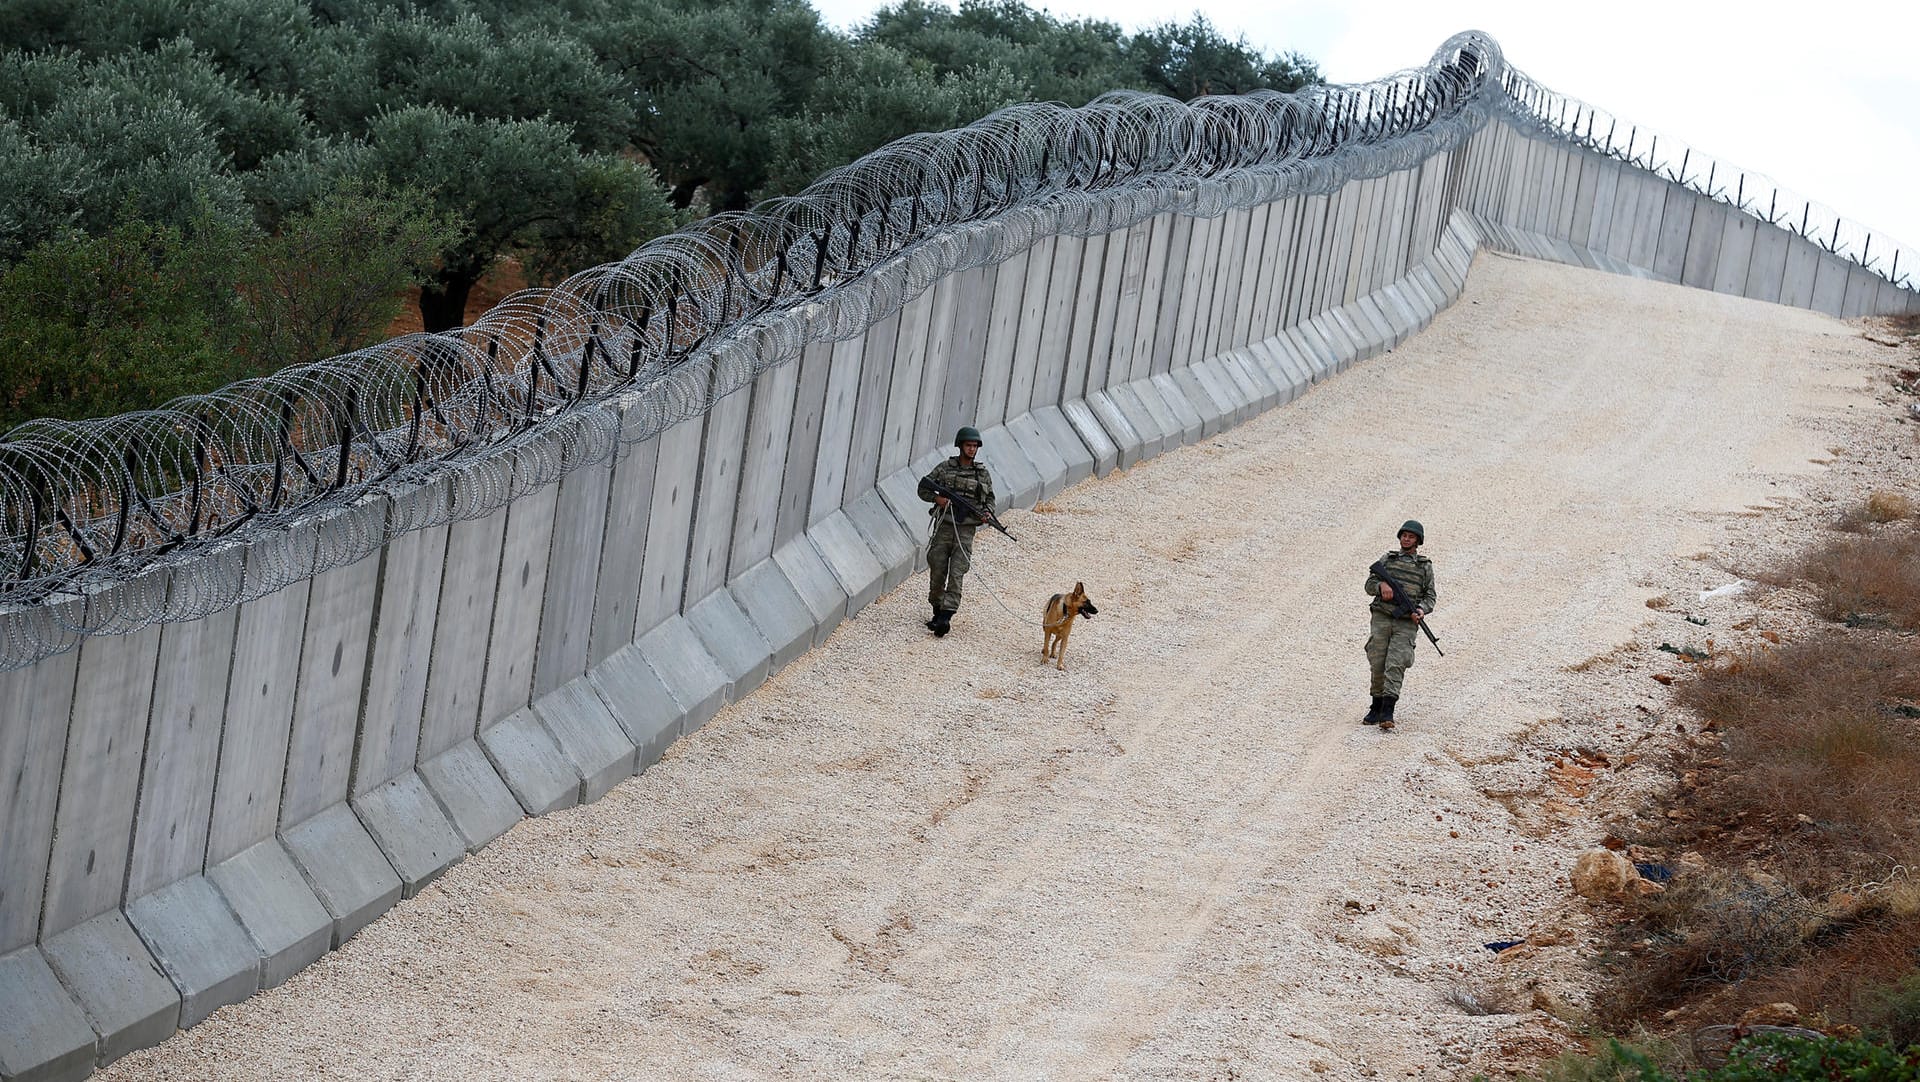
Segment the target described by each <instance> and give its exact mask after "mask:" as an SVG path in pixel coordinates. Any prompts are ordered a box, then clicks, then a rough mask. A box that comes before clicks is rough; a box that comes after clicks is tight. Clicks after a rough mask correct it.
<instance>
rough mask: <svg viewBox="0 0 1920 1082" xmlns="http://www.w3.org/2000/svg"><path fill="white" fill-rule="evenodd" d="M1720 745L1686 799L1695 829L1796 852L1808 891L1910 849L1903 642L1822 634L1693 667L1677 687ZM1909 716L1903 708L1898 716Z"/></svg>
mask: <svg viewBox="0 0 1920 1082" xmlns="http://www.w3.org/2000/svg"><path fill="white" fill-rule="evenodd" d="M1676 692H1677V694H1676V698H1677V699H1678V701H1679V702H1680V703H1682V704H1683V705H1685V706H1688V707H1690V708H1692V709H1693V710H1694V711H1695V712H1697V713H1698V714H1699V715H1700V716H1701V717H1703V718H1705V719H1706V720H1707V723H1708V724H1709V725H1711V726H1715V727H1717V728H1718V729H1719V730H1720V732H1721V734H1722V739H1723V741H1724V755H1723V756H1722V757H1721V758H1722V759H1723V762H1724V766H1723V767H1722V768H1721V769H1718V770H1713V771H1709V772H1708V773H1707V774H1706V775H1704V776H1705V777H1706V778H1707V780H1706V781H1705V782H1703V783H1702V784H1700V785H1699V786H1698V787H1697V788H1695V789H1693V790H1691V791H1690V797H1689V801H1690V803H1691V804H1692V805H1693V809H1692V810H1693V813H1694V815H1695V817H1696V821H1698V822H1702V823H1707V824H1714V825H1717V826H1726V827H1733V828H1735V830H1734V833H1733V835H1732V844H1735V845H1750V846H1754V847H1755V848H1757V849H1758V850H1759V851H1761V852H1763V853H1766V854H1768V855H1774V854H1785V853H1794V854H1798V855H1799V857H1798V860H1797V861H1796V867H1797V868H1798V869H1799V871H1796V872H1794V873H1793V877H1794V878H1795V879H1796V880H1797V881H1800V882H1802V883H1804V884H1807V885H1810V886H1811V885H1813V884H1817V883H1820V882H1823V881H1824V880H1826V879H1827V878H1828V877H1829V876H1846V875H1854V874H1859V873H1862V872H1865V871H1867V870H1869V869H1871V868H1873V867H1876V866H1879V865H1880V864H1882V863H1884V860H1885V856H1886V854H1888V853H1905V852H1920V809H1916V807H1915V806H1914V805H1912V804H1911V802H1910V801H1908V800H1906V799H1904V798H1903V794H1910V793H1912V792H1915V791H1916V789H1917V788H1920V721H1917V720H1916V719H1915V718H1912V717H1908V716H1906V715H1907V714H1908V713H1910V712H1913V711H1912V707H1913V704H1914V703H1915V702H1916V701H1920V650H1916V649H1915V644H1914V643H1913V642H1912V641H1911V640H1909V639H1907V638H1906V637H1904V636H1894V635H1884V634H1879V635H1875V634H1866V633H1858V632H1855V633H1848V632H1845V631H1842V630H1840V629H1830V630H1828V631H1825V632H1824V633H1820V634H1817V635H1815V636H1814V637H1812V638H1809V639H1805V640H1802V641H1799V642H1794V643H1788V644H1786V645H1784V646H1780V647H1775V648H1770V649H1765V650H1759V651H1755V652H1753V653H1750V654H1747V655H1745V656H1741V657H1736V658H1733V659H1731V660H1729V661H1726V662H1723V663H1721V664H1717V665H1709V666H1702V667H1701V668H1700V669H1699V670H1698V671H1697V674H1696V676H1695V677H1694V678H1693V679H1690V680H1687V681H1685V682H1683V683H1681V684H1679V685H1676ZM1903 708H1907V709H1903Z"/></svg>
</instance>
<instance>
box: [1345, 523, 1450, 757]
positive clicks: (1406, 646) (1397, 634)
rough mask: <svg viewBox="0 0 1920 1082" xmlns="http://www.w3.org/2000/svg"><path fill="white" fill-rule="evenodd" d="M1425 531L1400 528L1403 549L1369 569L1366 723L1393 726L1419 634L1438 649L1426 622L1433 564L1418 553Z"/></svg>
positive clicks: (1434, 598)
mask: <svg viewBox="0 0 1920 1082" xmlns="http://www.w3.org/2000/svg"><path fill="white" fill-rule="evenodd" d="M1426 540H1427V531H1426V528H1425V527H1423V526H1421V525H1420V523H1419V522H1418V521H1416V520H1414V519H1408V520H1407V521H1406V522H1405V523H1403V524H1402V525H1401V527H1400V548H1399V549H1398V550H1396V551H1394V552H1389V553H1387V554H1386V555H1385V556H1382V557H1380V559H1378V560H1375V561H1374V563H1373V566H1372V567H1370V568H1368V569H1367V572H1368V573H1367V596H1369V597H1371V598H1373V601H1372V602H1371V603H1370V604H1368V605H1367V610H1368V612H1369V613H1370V615H1369V616H1368V619H1367V623H1368V631H1369V634H1368V635H1367V664H1368V665H1369V666H1370V667H1371V668H1372V671H1373V708H1372V709H1371V710H1368V711H1367V716H1366V718H1365V719H1364V721H1363V723H1364V724H1367V725H1378V726H1380V728H1382V729H1391V728H1393V708H1394V704H1396V703H1398V702H1399V701H1400V682H1401V678H1402V677H1403V676H1404V675H1405V674H1406V671H1407V670H1408V669H1410V668H1412V667H1413V649H1414V646H1415V645H1416V644H1417V643H1418V642H1419V641H1420V634H1419V633H1420V632H1421V631H1425V632H1426V633H1427V638H1429V639H1432V640H1433V648H1434V649H1435V650H1439V649H1440V640H1439V639H1437V638H1434V634H1433V629H1432V628H1429V627H1427V626H1426V624H1425V620H1426V616H1427V613H1430V612H1432V611H1433V608H1434V605H1435V604H1437V603H1438V598H1437V596H1436V595H1435V593H1434V585H1433V561H1431V560H1429V559H1427V558H1426V557H1425V556H1422V555H1420V552H1419V549H1420V546H1421V545H1422V544H1424V543H1425V542H1426Z"/></svg>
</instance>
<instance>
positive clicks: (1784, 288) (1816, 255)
mask: <svg viewBox="0 0 1920 1082" xmlns="http://www.w3.org/2000/svg"><path fill="white" fill-rule="evenodd" d="M1819 272H1820V249H1818V248H1816V247H1814V246H1813V244H1812V243H1811V242H1809V241H1807V240H1806V239H1805V238H1802V237H1789V238H1787V258H1786V261H1785V266H1784V267H1783V268H1782V270H1781V274H1780V303H1782V304H1791V305H1793V306H1795V307H1796V308H1811V307H1813V286H1814V283H1815V281H1816V280H1817V279H1818V276H1819Z"/></svg>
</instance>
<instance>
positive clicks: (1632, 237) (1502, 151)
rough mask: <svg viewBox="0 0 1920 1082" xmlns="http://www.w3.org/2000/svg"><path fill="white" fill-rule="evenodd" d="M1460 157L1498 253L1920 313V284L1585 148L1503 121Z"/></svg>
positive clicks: (1767, 296) (1746, 293) (1851, 310)
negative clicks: (1893, 277)
mask: <svg viewBox="0 0 1920 1082" xmlns="http://www.w3.org/2000/svg"><path fill="white" fill-rule="evenodd" d="M1463 157H1464V160H1465V162H1466V168H1467V172H1468V175H1469V178H1470V179H1469V181H1468V183H1467V185H1466V196H1465V198H1464V199H1462V200H1461V202H1460V204H1459V206H1460V208H1461V209H1463V210H1465V211H1467V212H1468V213H1470V214H1472V215H1473V216H1474V218H1475V220H1476V222H1477V224H1478V225H1479V226H1480V228H1481V229H1482V230H1483V231H1484V233H1485V234H1486V239H1487V244H1488V246H1490V247H1492V248H1494V249H1496V250H1499V251H1504V252H1509V253H1512V254H1515V255H1525V256H1531V257H1533V258H1536V259H1550V260H1554V261H1556V262H1561V263H1571V264H1575V265H1578V266H1584V267H1592V268H1595V269H1598V270H1605V271H1611V272H1614V273H1617V274H1630V275H1633V276H1635V277H1641V278H1652V279H1656V280H1659V281H1663V282H1673V283H1677V284H1680V285H1688V286H1693V287H1695V288H1698V289H1709V290H1712V291H1714V292H1716V293H1730V294H1733V295H1734V296H1738V297H1750V298H1752V299H1754V300H1762V301H1771V302H1774V303H1777V304H1788V305H1793V306H1795V307H1798V308H1811V309H1813V310H1815V311H1819V312H1825V313H1826V314H1828V315H1830V316H1838V317H1840V318H1843V319H1854V318H1857V317H1860V316H1869V315H1898V314H1902V313H1907V312H1920V291H1916V290H1914V289H1909V288H1904V287H1901V286H1897V285H1895V284H1893V283H1892V282H1890V281H1888V280H1887V279H1885V278H1883V277H1881V276H1880V275H1877V274H1875V273H1873V272H1872V271H1869V270H1867V269H1866V268H1864V267H1861V266H1860V265H1859V264H1857V263H1855V262H1853V261H1852V260H1849V259H1846V258H1843V257H1841V256H1838V255H1835V254H1833V253H1832V252H1829V251H1827V250H1825V249H1823V248H1821V247H1820V245H1818V244H1815V243H1814V242H1812V241H1809V240H1807V239H1806V238H1804V237H1801V236H1799V235H1797V234H1795V233H1793V232H1792V231H1790V230H1787V229H1783V228H1780V227H1779V226H1775V225H1770V224H1768V223H1767V222H1764V221H1762V220H1760V219H1758V218H1755V217H1754V216H1752V215H1751V214H1747V213H1745V212H1743V211H1740V210H1737V209H1735V208H1734V207H1732V206H1730V205H1728V204H1726V203H1723V202H1720V201H1718V200H1714V199H1710V198H1708V197H1706V196H1704V195H1701V194H1699V193H1698V192H1694V191H1690V190H1688V189H1687V188H1684V187H1682V186H1680V185H1677V184H1673V183H1670V182H1669V181H1667V180H1666V179H1665V178H1663V177H1661V176H1659V175H1657V174H1654V173H1651V172H1648V171H1647V170H1645V169H1641V168H1639V167H1638V166H1634V165H1629V164H1627V163H1625V162H1621V161H1619V160H1617V159H1615V158H1610V157H1607V156H1605V155H1602V154H1599V153H1596V152H1594V151H1591V150H1588V149H1586V148H1584V147H1580V146H1576V145H1574V144H1571V143H1567V142H1563V141H1561V140H1558V139H1554V138H1552V137H1550V136H1546V135H1542V134H1539V133H1535V132H1530V131H1526V130H1523V129H1522V128H1520V127H1517V126H1515V125H1513V124H1510V123H1507V122H1504V121H1498V120H1497V121H1495V122H1494V123H1491V124H1488V125H1487V126H1486V127H1485V128H1483V129H1481V130H1480V131H1479V132H1478V133H1476V134H1475V135H1474V136H1473V138H1472V139H1471V140H1470V141H1469V143H1468V145H1467V147H1466V150H1465V154H1464V155H1463Z"/></svg>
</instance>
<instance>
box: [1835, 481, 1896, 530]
mask: <svg viewBox="0 0 1920 1082" xmlns="http://www.w3.org/2000/svg"><path fill="white" fill-rule="evenodd" d="M1912 517H1913V501H1912V500H1910V499H1908V498H1907V497H1906V496H1904V495H1902V494H1900V493H1898V492H1887V491H1879V492H1873V493H1869V494H1868V496H1867V498H1866V499H1865V500H1863V501H1861V502H1860V503H1858V504H1856V505H1854V506H1853V507H1849V508H1848V509H1847V510H1846V511H1845V512H1843V513H1842V514H1841V516H1840V520H1839V521H1838V522H1837V523H1835V526H1836V527H1837V528H1839V529H1841V530H1844V531H1846V532H1848V533H1863V532H1865V531H1866V530H1867V528H1868V527H1869V526H1884V525H1886V524H1887V523H1889V522H1898V521H1900V520H1901V519H1904V518H1912Z"/></svg>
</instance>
